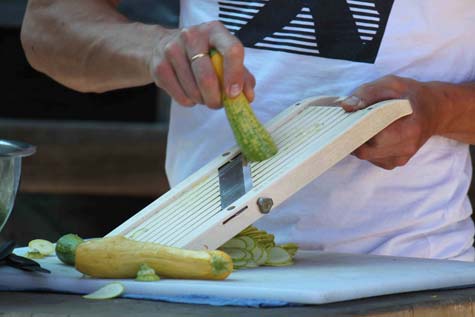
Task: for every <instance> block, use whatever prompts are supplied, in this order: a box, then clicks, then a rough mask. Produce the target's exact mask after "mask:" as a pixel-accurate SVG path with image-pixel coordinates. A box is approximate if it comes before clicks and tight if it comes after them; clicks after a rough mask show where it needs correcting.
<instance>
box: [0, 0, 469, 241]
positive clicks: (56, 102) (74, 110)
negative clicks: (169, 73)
mask: <svg viewBox="0 0 475 317" xmlns="http://www.w3.org/2000/svg"><path fill="white" fill-rule="evenodd" d="M178 3H179V1H155V0H135V1H133V0H129V1H122V3H121V10H122V11H123V12H124V14H126V15H128V16H129V17H130V18H132V19H135V20H140V21H143V22H146V23H162V24H165V25H168V26H173V25H176V23H177V12H178V9H179V8H178ZM25 6H26V0H0V69H1V70H2V73H1V76H0V81H1V85H0V138H5V139H15V140H22V141H26V142H29V143H31V144H34V145H36V146H37V147H38V151H37V153H36V154H35V155H34V156H32V157H29V158H26V159H25V160H24V169H23V180H22V183H21V187H20V193H19V195H18V197H17V201H16V205H15V208H14V211H13V216H12V217H11V219H10V220H9V222H8V223H7V226H6V227H5V228H4V230H3V232H1V233H0V240H2V239H3V240H5V239H15V240H16V241H17V242H18V244H20V245H23V244H25V243H26V242H28V241H29V240H31V239H33V238H40V237H41V238H46V239H50V240H52V241H55V240H56V239H57V238H58V237H59V236H60V235H62V234H65V233H68V232H75V233H78V234H80V235H82V236H84V237H94V236H100V235H103V234H105V233H107V232H108V231H110V230H112V229H113V228H114V227H116V226H117V225H118V224H120V223H121V222H123V221H124V220H125V219H127V218H129V217H130V216H131V215H132V214H134V213H135V212H137V211H139V210H140V209H142V208H143V207H145V206H146V205H147V204H149V203H150V202H151V201H153V200H154V199H155V198H157V197H159V196H160V195H161V194H163V193H164V192H165V191H166V190H168V183H167V181H166V176H165V172H164V157H165V144H166V134H167V125H168V97H167V96H166V94H164V93H163V92H161V91H159V90H157V89H156V87H155V86H154V85H149V86H145V87H139V88H133V89H125V90H118V91H114V92H110V93H105V94H81V93H77V92H74V91H72V90H70V89H67V88H65V87H63V86H61V85H59V84H57V83H56V82H54V81H53V80H51V79H50V78H48V77H46V76H44V75H43V74H40V73H38V72H36V71H35V70H33V69H32V68H31V67H30V66H29V65H28V63H27V62H26V59H25V56H24V54H23V51H22V48H21V45H20V40H19V34H20V25H21V21H22V17H23V13H24V9H25ZM471 150H472V154H473V155H475V150H474V149H473V148H472V149H471ZM473 155H472V156H473ZM470 195H471V197H472V201H474V198H475V188H474V186H472V188H471V189H470Z"/></svg>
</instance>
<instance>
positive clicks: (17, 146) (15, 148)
mask: <svg viewBox="0 0 475 317" xmlns="http://www.w3.org/2000/svg"><path fill="white" fill-rule="evenodd" d="M4 146H7V147H10V148H11V150H10V151H5V152H3V151H1V150H0V157H24V156H29V155H32V154H34V153H35V152H36V146H34V145H31V144H28V143H25V142H22V141H13V140H7V139H0V148H2V147H4Z"/></svg>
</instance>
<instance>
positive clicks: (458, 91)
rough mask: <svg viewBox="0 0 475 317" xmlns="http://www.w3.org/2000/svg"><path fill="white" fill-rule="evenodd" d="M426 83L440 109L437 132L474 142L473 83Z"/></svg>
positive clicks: (474, 92)
mask: <svg viewBox="0 0 475 317" xmlns="http://www.w3.org/2000/svg"><path fill="white" fill-rule="evenodd" d="M428 85H429V87H430V88H431V90H432V91H433V93H434V94H435V96H436V98H437V103H438V105H439V107H440V109H442V111H441V114H440V115H439V116H440V120H439V121H440V125H439V127H438V129H437V134H438V135H442V136H445V137H448V138H451V139H454V140H457V141H460V142H464V143H469V144H475V83H465V84H448V83H439V82H434V83H429V84H428Z"/></svg>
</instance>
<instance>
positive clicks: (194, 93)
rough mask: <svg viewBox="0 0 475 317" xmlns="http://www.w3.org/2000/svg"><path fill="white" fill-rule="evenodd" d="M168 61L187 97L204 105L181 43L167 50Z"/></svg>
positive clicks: (174, 44)
mask: <svg viewBox="0 0 475 317" xmlns="http://www.w3.org/2000/svg"><path fill="white" fill-rule="evenodd" d="M165 54H166V56H167V59H168V60H169V61H170V63H171V65H172V67H173V69H174V71H175V74H176V77H177V79H178V82H179V84H180V86H181V87H182V89H183V91H184V93H185V94H186V96H187V97H188V98H189V99H191V100H193V102H194V103H199V104H202V103H203V98H202V97H201V93H200V90H199V88H198V85H197V84H196V81H195V77H194V75H193V72H192V70H191V67H190V63H189V61H188V57H187V55H186V53H185V48H184V47H183V46H182V45H180V44H179V43H176V42H175V43H173V44H171V45H170V46H168V47H167V48H166V49H165Z"/></svg>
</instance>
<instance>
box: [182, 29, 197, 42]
mask: <svg viewBox="0 0 475 317" xmlns="http://www.w3.org/2000/svg"><path fill="white" fill-rule="evenodd" d="M179 37H180V40H181V41H183V43H185V44H186V45H189V44H190V43H192V42H193V41H194V40H195V39H196V37H197V30H196V27H191V28H184V29H182V30H181V31H180V35H179Z"/></svg>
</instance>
